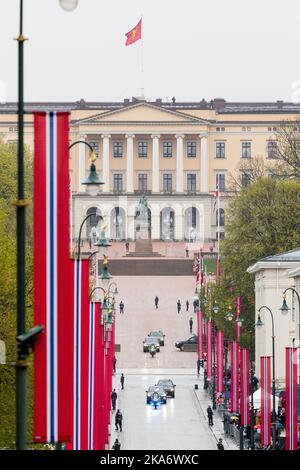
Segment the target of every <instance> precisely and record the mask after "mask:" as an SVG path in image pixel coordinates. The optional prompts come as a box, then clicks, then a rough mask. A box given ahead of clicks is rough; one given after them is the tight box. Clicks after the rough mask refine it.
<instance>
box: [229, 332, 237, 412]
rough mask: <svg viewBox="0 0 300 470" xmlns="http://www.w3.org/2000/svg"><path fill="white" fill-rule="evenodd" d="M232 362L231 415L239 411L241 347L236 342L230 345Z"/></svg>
mask: <svg viewBox="0 0 300 470" xmlns="http://www.w3.org/2000/svg"><path fill="white" fill-rule="evenodd" d="M230 361H231V388H230V390H231V391H230V396H231V408H230V411H231V413H237V412H238V411H239V345H238V343H237V342H236V341H232V342H231V343H230Z"/></svg>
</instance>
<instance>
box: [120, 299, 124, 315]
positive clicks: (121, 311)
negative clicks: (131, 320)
mask: <svg viewBox="0 0 300 470" xmlns="http://www.w3.org/2000/svg"><path fill="white" fill-rule="evenodd" d="M119 307H120V313H124V303H123V300H121V302H120V305H119Z"/></svg>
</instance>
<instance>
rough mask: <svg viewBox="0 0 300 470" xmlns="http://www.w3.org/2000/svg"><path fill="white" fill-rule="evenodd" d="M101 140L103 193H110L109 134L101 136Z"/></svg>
mask: <svg viewBox="0 0 300 470" xmlns="http://www.w3.org/2000/svg"><path fill="white" fill-rule="evenodd" d="M101 137H102V139H103V163H102V180H103V181H104V185H103V192H104V193H109V192H110V174H109V139H110V134H102V135H101Z"/></svg>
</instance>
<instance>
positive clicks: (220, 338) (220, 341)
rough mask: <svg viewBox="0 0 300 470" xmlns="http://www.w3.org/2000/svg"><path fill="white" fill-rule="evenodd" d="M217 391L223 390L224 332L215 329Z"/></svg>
mask: <svg viewBox="0 0 300 470" xmlns="http://www.w3.org/2000/svg"><path fill="white" fill-rule="evenodd" d="M216 346H217V351H216V353H217V383H216V386H217V392H220V393H222V392H223V390H224V333H223V331H217V344H216Z"/></svg>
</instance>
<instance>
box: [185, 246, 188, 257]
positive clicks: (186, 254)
mask: <svg viewBox="0 0 300 470" xmlns="http://www.w3.org/2000/svg"><path fill="white" fill-rule="evenodd" d="M185 257H186V258H188V257H189V247H188V245H185Z"/></svg>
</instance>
